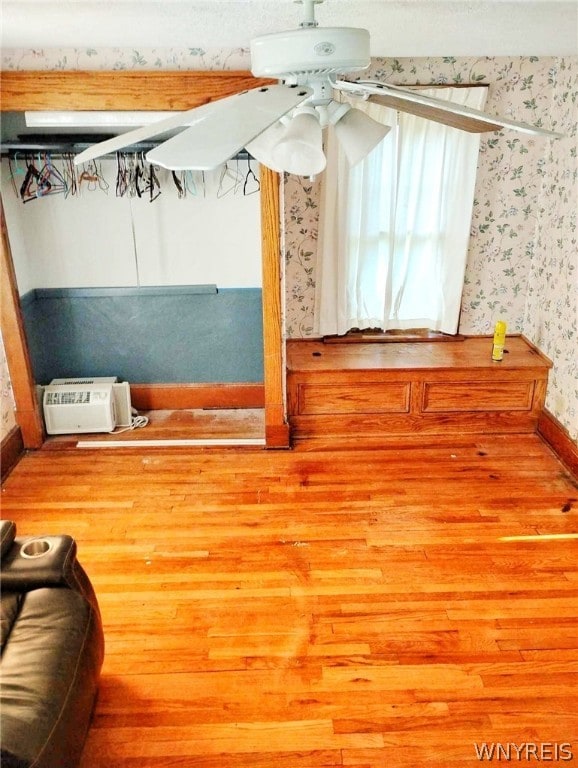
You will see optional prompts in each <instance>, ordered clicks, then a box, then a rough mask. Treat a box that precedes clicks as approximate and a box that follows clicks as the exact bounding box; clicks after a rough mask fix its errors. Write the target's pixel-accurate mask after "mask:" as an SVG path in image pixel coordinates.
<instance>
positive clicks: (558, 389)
mask: <svg viewBox="0 0 578 768" xmlns="http://www.w3.org/2000/svg"><path fill="white" fill-rule="evenodd" d="M2 67H3V69H71V70H73V69H165V70H168V69H249V68H250V57H249V52H248V50H246V49H236V50H224V49H223V50H213V51H205V50H203V49H201V48H187V49H172V48H171V49H154V48H151V49H141V50H134V49H124V48H102V49H98V50H95V49H80V48H78V49H77V48H69V49H49V48H47V49H45V50H4V51H3V52H2ZM367 77H369V78H373V79H378V80H383V81H391V82H394V83H396V84H400V85H403V84H415V83H423V84H430V83H448V84H454V83H472V82H479V83H484V84H488V85H489V89H488V99H487V102H486V108H485V109H486V111H487V112H489V113H495V114H500V115H504V116H506V117H511V118H512V119H517V120H523V121H526V122H529V123H533V124H538V125H544V126H545V127H547V128H551V129H554V130H558V131H560V132H563V133H564V134H565V137H564V138H563V139H559V140H547V139H541V138H536V137H530V136H525V135H524V134H520V133H516V132H513V131H500V132H497V133H492V134H484V136H483V138H482V144H481V148H480V158H479V166H478V180H477V185H476V193H475V202H474V212H473V217H472V224H471V242H470V249H469V254H468V264H467V269H466V278H465V286H464V293H463V300H462V314H461V321H460V331H461V332H462V333H465V334H480V333H490V332H491V330H492V329H493V326H494V323H495V321H496V320H497V319H498V318H500V319H504V320H506V322H507V323H508V329H509V332H514V333H515V332H518V333H524V334H525V335H526V336H527V337H528V338H529V339H530V340H531V341H533V342H534V343H535V344H536V345H537V346H538V347H539V348H540V349H541V350H542V351H543V352H544V353H545V354H546V355H548V356H549V357H550V358H551V359H552V361H553V363H554V367H553V370H552V371H551V374H550V384H549V387H548V395H547V402H546V406H547V408H548V409H549V410H550V411H551V412H552V413H553V415H554V416H555V417H556V418H557V419H558V420H559V421H560V422H561V424H562V425H563V426H564V427H565V428H566V429H567V430H568V432H569V434H570V435H571V437H572V438H573V439H574V440H576V441H577V442H578V370H577V365H578V363H577V358H578V354H577V352H578V342H577V333H578V330H577V320H578V282H577V280H578V278H577V275H578V268H577V267H578V264H577V258H578V257H577V253H578V248H577V243H576V238H577V232H576V212H577V210H578V184H577V173H578V171H577V163H578V159H577V154H578V153H577V127H576V125H577V109H578V102H577V98H578V97H577V94H578V57H566V58H554V57H515V58H510V57H493V58H484V57H459V58H454V57H451V56H448V57H435V58H400V59H395V58H391V59H390V58H387V59H386V58H375V59H373V61H372V65H371V68H370V70H369V72H368V73H367ZM283 206H284V228H283V252H284V259H285V283H286V307H285V317H286V335H287V337H289V338H301V337H307V336H310V335H311V334H312V333H313V330H312V329H313V312H314V297H315V264H316V253H317V233H318V216H319V190H318V185H317V184H316V183H313V182H310V181H308V180H306V179H302V178H298V177H295V176H288V175H286V178H285V183H284V189H283Z"/></svg>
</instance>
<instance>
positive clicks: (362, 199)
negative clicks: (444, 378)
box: [315, 88, 486, 335]
mask: <svg viewBox="0 0 578 768" xmlns="http://www.w3.org/2000/svg"><path fill="white" fill-rule="evenodd" d="M423 92H424V93H425V94H426V95H431V96H435V97H436V98H439V99H446V100H448V101H454V102H457V103H459V104H463V105H466V106H469V107H474V108H476V109H482V108H483V105H484V102H485V97H486V89H485V88H447V89H446V88H443V89H437V88H436V89H431V90H424V91H423ZM352 104H354V106H355V107H357V108H358V109H362V110H363V111H365V112H367V114H369V115H370V116H371V117H373V118H374V119H376V120H379V121H381V122H384V123H386V124H388V125H390V126H392V130H391V131H390V133H389V134H388V135H387V136H386V137H385V139H384V140H383V141H382V142H381V144H380V145H379V146H378V147H377V148H376V149H375V150H374V151H373V152H372V153H371V154H370V155H369V156H368V157H367V158H366V159H365V160H364V161H363V162H361V163H359V164H358V165H356V166H355V167H354V168H349V166H348V164H347V161H346V159H345V157H344V155H343V152H342V151H341V150H340V148H339V145H338V143H337V140H336V138H335V134H334V133H333V131H332V130H329V131H328V135H327V140H326V154H327V169H326V171H325V173H324V176H323V179H322V182H321V183H322V189H321V208H320V228H319V245H318V257H317V279H316V296H315V332H316V333H319V334H320V335H328V334H343V333H346V332H347V331H348V330H350V329H351V328H383V329H384V330H387V329H393V328H395V329H402V330H403V329H408V328H430V329H432V330H437V331H443V332H445V333H456V331H457V328H458V320H459V312H460V302H461V294H462V287H463V279H464V271H465V264H466V255H467V247H468V239H469V232H470V225H471V216H472V205H473V196H474V185H475V178H476V169H477V158H478V150H479V142H480V139H479V135H478V134H471V133H467V132H465V131H461V130H458V129H457V128H449V127H447V126H444V125H440V124H438V123H434V122H432V121H429V120H424V119H422V118H417V117H414V116H413V115H408V114H404V113H399V114H398V113H397V112H395V111H394V110H391V109H387V108H385V107H381V106H379V105H377V104H372V103H369V102H361V103H359V102H352Z"/></svg>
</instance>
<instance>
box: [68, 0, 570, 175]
mask: <svg viewBox="0 0 578 768" xmlns="http://www.w3.org/2000/svg"><path fill="white" fill-rule="evenodd" d="M295 2H298V3H300V4H302V5H303V16H304V18H303V20H302V21H301V23H300V26H299V28H298V29H294V30H289V31H286V32H279V33H274V34H270V35H263V36H261V37H257V38H255V39H253V40H252V41H251V72H252V73H253V75H255V77H270V78H277V79H279V80H280V83H279V84H278V85H271V86H266V87H259V88H254V89H251V90H248V91H243V92H242V93H238V94H235V95H233V96H228V97H226V98H224V99H220V100H217V101H213V102H210V103H208V104H204V105H203V106H200V107H195V108H194V109H191V110H189V111H186V112H180V113H178V114H175V115H174V116H171V117H169V118H166V119H164V120H161V121H159V122H156V123H152V124H149V125H146V126H143V127H140V128H137V129H135V130H131V131H128V132H127V133H123V134H121V135H120V136H115V137H114V138H111V139H107V140H106V141H102V142H100V143H98V144H95V145H93V146H92V147H89V148H88V149H86V150H85V151H84V152H81V153H80V154H79V155H77V156H76V159H75V162H76V164H81V163H83V162H86V161H89V160H93V159H95V158H97V157H100V156H102V155H105V154H109V153H111V152H117V151H119V150H121V149H123V148H124V147H127V146H131V145H134V144H137V143H138V142H142V141H146V140H147V139H151V138H152V137H155V136H159V135H162V134H163V133H165V132H167V131H169V130H174V129H175V128H181V127H182V128H184V130H183V131H181V132H180V133H178V134H177V135H176V136H173V137H172V138H169V139H167V140H166V141H164V142H163V143H161V144H159V146H157V147H155V148H154V149H152V150H150V151H149V152H148V153H147V155H146V158H147V160H148V161H149V162H151V163H153V164H155V165H159V166H161V167H164V168H168V169H169V170H185V169H193V170H195V169H196V170H211V169H213V168H216V167H218V166H219V165H222V164H223V163H225V162H226V161H227V160H229V159H230V158H231V157H234V156H235V155H236V154H237V153H238V152H239V151H240V150H242V149H243V148H246V149H247V151H248V152H249V153H250V154H251V155H252V156H253V157H255V158H256V159H257V160H258V161H259V162H260V163H263V164H264V165H266V166H268V167H270V168H272V169H273V170H275V171H287V172H289V173H295V174H297V175H302V176H314V175H316V174H318V173H321V172H322V171H323V169H324V168H325V162H326V161H325V155H324V153H323V148H322V129H323V128H324V127H326V126H327V125H333V126H334V127H335V132H336V135H337V138H338V140H339V141H340V142H341V144H342V147H343V149H344V151H345V154H346V156H347V158H348V160H349V162H350V164H352V165H354V164H355V163H356V162H358V161H360V160H362V159H363V158H364V157H365V156H366V155H367V154H368V153H369V152H370V151H371V150H372V149H373V148H374V147H375V146H376V145H377V144H378V143H379V141H381V139H382V138H383V137H384V136H385V135H386V134H387V133H388V131H389V130H390V128H389V127H388V126H386V125H382V124H381V123H378V122H377V121H375V120H372V119H371V118H370V117H369V116H367V115H366V114H365V113H364V112H362V111H360V110H358V109H355V107H352V106H350V104H348V103H341V102H338V101H336V100H335V99H334V91H337V92H342V93H344V94H347V95H349V96H350V97H358V98H361V99H369V100H370V101H374V102H377V103H379V104H383V105H385V106H388V107H392V108H393V109H396V110H398V111H401V112H409V113H411V114H415V115H418V116H420V117H424V118H426V119H428V120H434V121H436V122H440V123H444V124H445V125H450V126H453V127H456V128H460V129H462V130H465V131H470V132H474V133H481V132H484V131H496V130H500V129H502V128H506V129H513V130H516V131H521V132H523V133H528V134H534V135H539V136H546V137H550V138H558V137H560V134H558V133H555V132H553V131H548V130H546V129H544V128H540V127H536V126H533V125H529V124H527V123H520V122H516V121H513V120H509V119H507V118H502V117H493V116H491V115H487V114H486V113H484V112H481V111H479V110H476V109H471V108H469V107H465V106H461V105H458V104H455V103H452V102H448V101H443V100H441V99H436V98H432V97H431V96H424V95H423V94H420V93H419V92H417V91H414V90H411V89H407V88H402V87H399V86H396V85H391V84H389V83H387V84H386V83H381V82H375V81H370V80H355V81H349V80H345V79H342V78H343V75H344V74H346V73H351V72H360V71H363V70H365V69H367V68H368V67H369V65H370V54H369V32H368V31H367V30H366V29H357V28H352V27H326V28H323V27H318V25H317V22H316V20H315V5H317V4H318V3H321V2H323V0H295ZM187 126H188V127H187Z"/></svg>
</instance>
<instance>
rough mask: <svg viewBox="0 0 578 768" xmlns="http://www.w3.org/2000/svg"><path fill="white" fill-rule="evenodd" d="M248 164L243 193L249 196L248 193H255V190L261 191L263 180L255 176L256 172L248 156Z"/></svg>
mask: <svg viewBox="0 0 578 768" xmlns="http://www.w3.org/2000/svg"><path fill="white" fill-rule="evenodd" d="M247 165H248V170H247V174H246V176H245V182H244V184H243V194H244V195H245V197H247V195H254V194H255V192H259V190H260V189H261V182H260V181H259V179H258V178H257V177H256V176H255V172H254V171H253V169H252V168H251V158H250V157H248V158H247Z"/></svg>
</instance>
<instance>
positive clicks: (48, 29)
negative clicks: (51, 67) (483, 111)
mask: <svg viewBox="0 0 578 768" xmlns="http://www.w3.org/2000/svg"><path fill="white" fill-rule="evenodd" d="M2 16H3V31H2V46H3V48H24V49H36V50H37V49H45V48H68V47H73V48H108V47H114V48H116V47H120V48H134V49H138V48H156V49H159V48H202V49H204V50H205V51H210V50H211V49H217V48H221V49H222V48H227V49H229V48H232V49H235V48H248V46H249V42H250V40H251V38H252V37H254V36H256V35H262V34H267V33H270V32H278V31H280V30H285V29H292V28H294V27H297V26H298V24H299V21H300V19H301V8H300V6H298V5H295V4H294V2H292V0H162V1H161V2H159V1H158V0H66V1H65V0H3V2H2ZM316 16H317V20H318V21H319V24H320V25H321V26H353V27H364V28H366V29H369V31H370V33H371V41H372V42H371V54H372V56H385V57H392V56H393V57H395V56H399V57H402V56H448V55H451V56H528V55H536V56H565V55H576V54H577V53H578V2H577V1H576V0H570V1H569V2H568V1H567V0H349V1H347V0H327V1H326V2H324V3H323V5H319V6H317V8H316Z"/></svg>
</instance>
